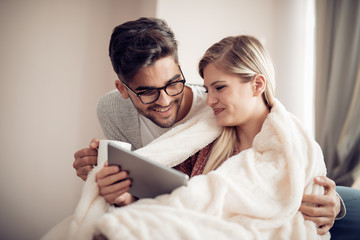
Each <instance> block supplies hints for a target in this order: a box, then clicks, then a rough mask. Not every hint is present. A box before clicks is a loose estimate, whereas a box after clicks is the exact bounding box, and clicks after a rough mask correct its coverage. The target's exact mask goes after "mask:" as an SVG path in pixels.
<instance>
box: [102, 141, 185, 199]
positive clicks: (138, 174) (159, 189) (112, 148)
mask: <svg viewBox="0 0 360 240" xmlns="http://www.w3.org/2000/svg"><path fill="white" fill-rule="evenodd" d="M108 162H109V166H110V165H118V166H120V167H121V169H122V170H126V171H128V172H129V178H130V179H131V180H132V186H131V188H130V191H129V193H131V194H132V195H134V196H135V197H138V198H154V197H156V196H158V195H161V194H167V193H171V192H172V191H173V190H174V189H176V188H178V187H180V186H184V185H186V184H187V181H188V179H189V177H188V176H187V175H186V174H184V173H182V172H179V171H177V170H175V169H172V168H168V167H166V166H163V165H161V164H159V163H156V162H154V161H151V160H149V159H146V158H145V157H143V156H141V155H139V154H136V153H134V152H132V151H130V150H128V149H126V148H123V147H120V146H117V145H115V144H114V143H111V142H110V143H108Z"/></svg>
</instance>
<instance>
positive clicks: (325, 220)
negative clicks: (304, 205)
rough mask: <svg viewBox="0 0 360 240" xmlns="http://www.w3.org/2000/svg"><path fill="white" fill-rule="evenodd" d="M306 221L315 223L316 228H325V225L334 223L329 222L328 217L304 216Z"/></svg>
mask: <svg viewBox="0 0 360 240" xmlns="http://www.w3.org/2000/svg"><path fill="white" fill-rule="evenodd" d="M303 216H304V219H305V220H309V221H313V222H314V223H315V224H316V226H318V227H319V226H323V225H332V224H333V222H332V221H330V220H329V218H327V217H311V216H307V215H303Z"/></svg>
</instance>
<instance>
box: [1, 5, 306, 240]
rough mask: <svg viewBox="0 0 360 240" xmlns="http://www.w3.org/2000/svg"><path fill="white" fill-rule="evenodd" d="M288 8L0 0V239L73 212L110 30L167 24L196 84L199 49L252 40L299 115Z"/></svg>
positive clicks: (38, 229) (109, 75) (35, 231)
mask: <svg viewBox="0 0 360 240" xmlns="http://www.w3.org/2000/svg"><path fill="white" fill-rule="evenodd" d="M296 2H302V1H295V0H292V1H286V0H252V1H245V0H233V1H231V0H227V1H221V3H219V1H215V0H211V1H209V0H197V1H192V0H183V1H174V0H170V1H169V0H158V1H157V2H156V0H153V1H148V0H135V1H134V0H128V1H125V0H122V1H118V0H112V1H110V0H107V1H98V0H76V1H73V0H63V1H56V0H52V1H51V0H29V1H20V0H13V1H11V0H5V1H0V53H1V54H0V63H1V64H0V110H1V124H0V132H1V134H2V137H1V140H0V141H1V142H0V146H1V159H0V163H1V168H0V189H1V191H0V210H1V215H0V238H1V239H30V240H31V239H39V237H40V236H41V235H42V234H44V233H45V232H46V231H47V230H48V229H49V228H50V227H51V226H53V225H54V224H56V223H57V222H59V221H60V220H61V219H63V218H65V217H67V216H68V215H70V214H71V213H72V212H73V210H74V207H75V205H76V203H77V201H78V199H79V196H80V189H81V186H82V185H83V182H82V180H80V179H79V178H78V177H76V175H75V170H74V169H73V168H72V163H73V160H74V159H73V154H74V152H75V151H76V150H78V149H79V148H81V147H84V146H86V145H87V144H88V143H89V141H90V140H91V138H93V137H102V136H103V135H102V132H101V129H100V127H99V124H98V121H97V118H96V113H95V108H96V104H97V100H98V98H99V97H100V96H101V95H103V94H104V93H106V92H107V91H109V90H110V89H113V81H114V79H115V78H116V76H115V74H114V73H113V71H112V68H111V64H110V61H109V59H108V57H107V48H108V41H109V38H110V34H111V31H112V29H113V28H114V26H116V25H118V24H120V23H122V22H124V21H127V20H132V19H136V18H138V17H140V16H155V15H156V16H158V17H161V18H165V19H166V20H167V21H168V23H169V25H170V26H171V27H172V28H173V30H174V31H175V33H176V35H177V38H178V40H179V42H180V48H179V52H180V60H181V63H182V66H183V68H184V74H185V76H186V77H187V79H188V80H189V81H190V82H197V83H202V82H201V79H200V78H199V77H198V75H197V72H196V67H197V61H198V60H199V59H200V57H201V55H202V54H203V52H204V51H205V50H206V48H208V47H209V46H210V45H211V44H212V43H214V42H216V41H218V40H220V39H221V38H223V37H225V36H227V35H236V34H253V35H255V36H257V37H259V38H260V39H261V40H262V41H263V42H264V43H265V46H266V47H267V48H268V49H269V52H270V54H271V55H272V57H273V60H274V62H275V65H276V68H277V73H278V74H277V75H278V79H277V80H278V88H277V96H278V97H279V98H280V99H281V100H283V101H284V102H285V103H286V105H287V106H288V107H289V108H290V110H293V111H294V112H295V113H297V114H299V115H301V111H300V110H299V107H298V106H299V105H301V103H302V100H301V99H303V96H302V93H303V90H301V89H303V88H302V86H299V84H297V83H299V81H301V80H302V79H301V71H302V70H301V69H300V68H297V66H298V62H299V61H300V62H301V61H302V60H301V59H299V56H298V53H299V51H300V50H301V49H297V48H298V47H299V43H300V45H301V40H299V39H301V31H302V28H301V26H302V25H301V21H300V22H299V21H298V20H299V18H300V19H301V16H302V14H301V13H299V11H300V10H298V9H299V7H300V9H301V6H302V5H301V4H300V3H296ZM156 3H157V4H156ZM299 4H300V5H301V6H300V5H299ZM155 9H156V13H155ZM294 13H296V14H295V16H297V18H296V19H297V20H293V16H294ZM293 21H295V22H296V24H295V23H293ZM293 24H295V26H296V28H295V27H294V25H293ZM296 29H297V30H299V29H300V32H298V31H296V33H295V32H293V30H296ZM300 85H301V84H300ZM294 86H295V87H294ZM300 88H301V89H300ZM297 99H300V100H298V101H297Z"/></svg>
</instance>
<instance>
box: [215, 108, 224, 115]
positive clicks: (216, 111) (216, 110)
mask: <svg viewBox="0 0 360 240" xmlns="http://www.w3.org/2000/svg"><path fill="white" fill-rule="evenodd" d="M213 111H214V115H215V116H216V115H218V114H220V113H221V112H222V111H224V108H213Z"/></svg>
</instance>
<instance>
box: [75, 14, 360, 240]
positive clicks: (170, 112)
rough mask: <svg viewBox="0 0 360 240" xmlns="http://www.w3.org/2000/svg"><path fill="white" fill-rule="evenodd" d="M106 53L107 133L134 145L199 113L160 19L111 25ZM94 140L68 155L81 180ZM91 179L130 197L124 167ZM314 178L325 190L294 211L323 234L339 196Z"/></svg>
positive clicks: (102, 109)
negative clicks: (110, 78)
mask: <svg viewBox="0 0 360 240" xmlns="http://www.w3.org/2000/svg"><path fill="white" fill-rule="evenodd" d="M109 55H110V59H111V62H112V65H113V68H114V71H115V72H116V74H117V75H118V78H119V80H116V81H115V86H116V88H117V90H115V91H112V92H110V93H108V94H107V95H105V96H104V97H103V98H102V99H101V100H100V102H99V105H98V117H99V121H100V124H101V126H102V129H103V131H104V134H105V136H106V137H107V138H108V139H113V140H120V141H125V142H128V143H130V144H132V147H133V149H138V148H141V147H142V146H144V145H146V144H148V143H149V142H151V141H152V140H154V139H156V138H157V137H159V136H160V135H162V134H163V133H165V132H166V131H168V130H169V129H171V128H172V127H174V126H176V125H178V124H181V123H183V122H185V121H186V120H188V119H190V118H191V117H192V116H194V115H196V114H201V112H202V110H203V109H204V108H205V107H206V104H205V101H206V96H205V94H204V92H203V89H202V87H200V86H190V85H189V86H185V85H184V84H185V77H184V75H183V73H182V71H181V68H180V66H179V62H178V54H177V42H176V40H175V37H174V34H173V32H172V31H171V29H170V28H169V27H168V26H167V24H166V23H165V22H164V21H162V20H159V19H151V18H141V19H138V20H136V21H130V22H126V23H124V24H122V25H120V26H118V27H116V28H115V29H114V32H113V34H112V36H111V40H110V47H109ZM98 144H99V141H98V140H97V139H93V140H92V141H91V143H90V145H89V148H85V149H82V150H79V151H77V152H76V153H75V155H74V157H75V161H74V164H73V166H74V168H75V169H76V171H77V175H78V176H79V177H81V178H82V179H83V180H86V177H87V174H88V172H89V171H91V169H92V168H93V166H94V165H96V163H97V150H96V149H97V147H98ZM96 179H97V183H98V186H99V192H100V194H101V195H102V196H103V197H104V198H105V200H106V201H107V202H109V203H110V204H115V205H119V206H122V205H126V204H129V203H130V202H132V201H134V199H132V198H131V196H130V195H129V194H128V193H127V191H128V190H129V188H130V184H131V182H130V180H128V179H127V173H126V172H125V171H121V170H120V169H119V168H118V167H115V166H112V167H104V168H103V169H102V170H100V171H99V172H98V173H97V175H96ZM315 181H316V182H317V183H318V184H320V185H322V186H324V187H325V190H326V192H325V195H323V196H315V195H304V197H303V204H302V206H301V208H300V211H301V212H302V213H303V215H304V217H305V218H306V219H309V220H312V221H314V222H315V223H316V225H317V226H318V227H319V228H318V232H319V234H325V233H326V232H327V231H328V230H329V229H330V228H331V227H332V226H333V224H334V219H335V217H336V216H337V215H338V214H339V212H340V205H341V201H340V198H338V197H337V195H336V191H335V183H334V182H333V181H332V180H330V179H328V178H316V179H315ZM306 203H311V204H314V205H313V206H318V207H311V206H309V204H306ZM341 214H342V215H344V212H340V215H341ZM339 223H340V221H339ZM352 224H354V226H355V227H354V228H356V225H355V223H352ZM338 225H339V227H341V226H340V225H341V224H338ZM336 226H337V224H335V227H334V229H336Z"/></svg>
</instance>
